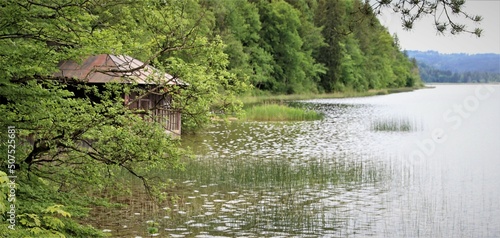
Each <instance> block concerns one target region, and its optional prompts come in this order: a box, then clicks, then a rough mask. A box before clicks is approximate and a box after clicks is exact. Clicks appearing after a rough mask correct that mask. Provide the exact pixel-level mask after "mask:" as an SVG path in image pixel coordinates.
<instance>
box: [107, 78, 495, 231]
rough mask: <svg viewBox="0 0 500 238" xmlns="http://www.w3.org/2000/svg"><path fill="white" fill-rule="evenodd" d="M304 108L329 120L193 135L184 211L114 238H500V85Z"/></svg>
mask: <svg viewBox="0 0 500 238" xmlns="http://www.w3.org/2000/svg"><path fill="white" fill-rule="evenodd" d="M299 103H301V104H303V106H306V107H311V108H314V109H315V110H319V111H321V112H323V113H325V118H324V119H323V120H321V121H312V122H272V123H266V122H245V123H241V122H238V123H231V124H229V125H225V124H221V125H218V126H214V127H212V128H210V129H209V130H207V131H206V132H203V133H200V134H198V135H196V136H190V137H188V136H186V137H184V138H183V140H184V141H185V144H186V146H190V147H191V148H193V149H194V151H195V153H196V155H197V158H196V159H195V160H193V161H190V162H188V163H187V164H186V171H184V172H176V171H168V173H166V174H167V177H169V178H172V179H173V180H174V181H176V182H178V183H179V184H182V185H183V188H184V189H183V192H182V193H180V194H179V197H178V199H177V200H176V201H174V203H175V205H174V206H172V207H165V208H164V209H163V210H162V209H160V212H157V213H156V214H154V215H153V214H148V213H147V212H146V213H144V212H143V213H141V214H140V215H137V219H129V220H126V221H123V222H121V223H120V224H119V225H120V227H122V229H117V228H110V229H111V230H112V232H113V234H114V235H116V236H121V235H122V236H125V237H133V236H135V235H137V236H143V237H146V236H147V232H146V228H145V227H146V225H145V223H146V220H154V221H156V222H158V226H159V233H158V234H157V235H158V236H160V237H169V236H173V237H290V236H292V237H367V236H373V237H498V236H500V202H499V201H500V85H437V86H436V87H435V88H432V89H423V90H417V91H414V92H409V93H399V94H391V95H384V96H375V97H366V98H350V99H330V100H329V99H321V100H309V101H302V102H299ZM380 125H382V127H380ZM400 125H403V126H400ZM137 213H138V212H137V211H135V212H134V211H131V214H130V216H134V214H137ZM117 230H119V231H117Z"/></svg>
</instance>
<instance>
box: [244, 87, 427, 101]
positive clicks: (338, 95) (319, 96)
mask: <svg viewBox="0 0 500 238" xmlns="http://www.w3.org/2000/svg"><path fill="white" fill-rule="evenodd" d="M416 89H419V87H405V88H388V89H376V90H375V89H372V90H368V91H366V92H356V91H346V92H335V93H321V94H312V93H311V94H288V95H271V94H264V95H257V96H255V95H252V96H243V97H241V98H240V99H241V101H242V102H243V103H244V104H246V105H248V104H260V103H280V102H284V101H293V100H307V99H327V98H351V97H369V96H376V95H386V94H391V93H401V92H410V91H413V90H416Z"/></svg>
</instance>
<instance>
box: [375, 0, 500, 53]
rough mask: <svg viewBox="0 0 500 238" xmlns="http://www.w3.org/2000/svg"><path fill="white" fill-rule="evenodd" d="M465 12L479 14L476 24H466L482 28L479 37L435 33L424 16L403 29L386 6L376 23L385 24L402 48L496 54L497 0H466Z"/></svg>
mask: <svg viewBox="0 0 500 238" xmlns="http://www.w3.org/2000/svg"><path fill="white" fill-rule="evenodd" d="M464 10H465V12H467V13H469V14H471V15H481V16H482V17H483V21H482V22H481V23H480V24H477V26H476V24H474V23H472V22H467V21H466V20H462V21H460V22H461V23H468V24H467V26H470V29H472V30H473V29H474V28H476V27H479V28H481V29H483V34H482V36H481V37H480V38H477V37H476V36H473V35H471V34H468V33H461V34H459V35H458V36H454V35H451V34H449V33H448V34H446V35H439V34H437V33H436V29H435V27H434V18H433V17H432V16H426V17H425V18H424V19H421V20H419V21H418V22H416V23H415V24H414V26H413V29H412V30H410V31H405V30H403V28H402V26H401V20H400V19H401V15H398V14H397V13H393V12H392V11H391V10H390V9H386V10H384V12H383V13H382V14H381V15H380V16H379V19H380V22H381V23H382V24H383V25H384V26H386V27H388V29H389V32H391V34H393V33H396V34H397V35H398V37H399V40H400V44H401V48H403V49H406V50H421V51H427V50H435V51H438V52H441V53H470V54H473V53H497V54H500V0H466V2H465V8H464Z"/></svg>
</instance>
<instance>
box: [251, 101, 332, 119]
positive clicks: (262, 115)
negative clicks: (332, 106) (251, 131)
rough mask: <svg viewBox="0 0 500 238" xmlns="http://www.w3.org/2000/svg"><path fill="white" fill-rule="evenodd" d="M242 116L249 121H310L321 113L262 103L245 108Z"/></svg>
mask: <svg viewBox="0 0 500 238" xmlns="http://www.w3.org/2000/svg"><path fill="white" fill-rule="evenodd" d="M244 118H245V119H246V120H251V121H311V120H319V119H321V118H323V115H322V114H321V113H318V112H316V111H313V110H309V109H305V108H296V107H290V106H286V105H279V104H263V105H257V106H251V107H249V108H247V109H245V117H244Z"/></svg>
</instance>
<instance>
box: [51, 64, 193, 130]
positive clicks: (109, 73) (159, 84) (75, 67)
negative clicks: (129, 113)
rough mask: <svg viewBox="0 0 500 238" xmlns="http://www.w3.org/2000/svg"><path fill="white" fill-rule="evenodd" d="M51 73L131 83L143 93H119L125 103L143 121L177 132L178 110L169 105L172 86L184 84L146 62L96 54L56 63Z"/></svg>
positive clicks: (85, 80) (83, 79)
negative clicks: (57, 65)
mask: <svg viewBox="0 0 500 238" xmlns="http://www.w3.org/2000/svg"><path fill="white" fill-rule="evenodd" d="M59 70H60V71H59V72H58V73H56V74H55V75H54V76H55V77H56V78H60V79H61V78H62V79H73V80H77V81H79V82H82V83H85V84H89V85H97V86H102V85H103V84H105V83H108V82H117V83H135V84H137V85H138V87H140V88H142V89H144V90H145V91H146V94H141V95H138V94H137V93H131V94H130V95H123V99H124V101H125V105H126V106H128V107H129V108H130V109H131V110H136V111H142V112H144V113H139V115H141V117H142V118H143V119H144V120H151V121H155V122H158V123H159V124H161V125H162V126H163V127H164V129H165V131H166V132H167V133H170V134H173V135H174V136H179V135H180V134H181V112H180V111H179V110H175V109H174V108H173V107H172V96H171V93H172V90H173V88H174V86H175V85H179V86H187V84H186V83H184V82H182V80H180V79H178V78H175V77H173V76H172V75H170V74H167V73H160V71H159V70H157V69H155V68H154V67H152V66H150V65H147V64H145V63H143V62H141V61H139V60H137V59H134V58H132V57H130V56H123V55H111V54H100V55H94V56H90V57H88V58H86V59H84V60H83V61H82V62H81V63H77V62H76V61H73V60H68V61H63V62H61V63H59Z"/></svg>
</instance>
